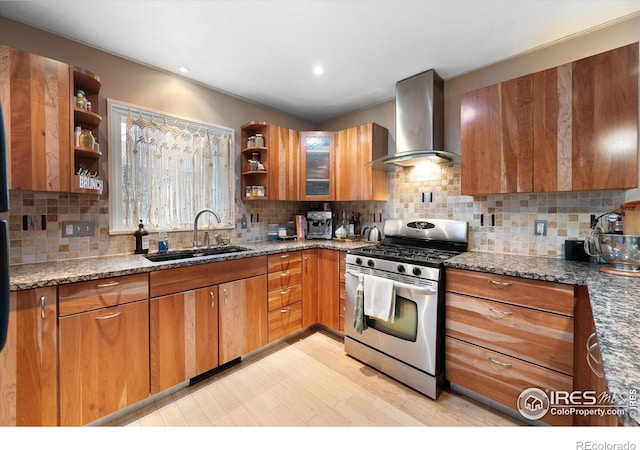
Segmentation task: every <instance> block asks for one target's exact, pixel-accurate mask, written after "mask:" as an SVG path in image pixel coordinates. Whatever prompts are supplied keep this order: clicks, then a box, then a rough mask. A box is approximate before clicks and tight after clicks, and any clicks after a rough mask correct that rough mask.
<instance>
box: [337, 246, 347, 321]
mask: <svg viewBox="0 0 640 450" xmlns="http://www.w3.org/2000/svg"><path fill="white" fill-rule="evenodd" d="M339 266H340V269H339V273H338V280H339V284H338V330H339V331H342V332H343V333H344V309H345V292H346V289H345V279H346V275H347V272H346V270H347V252H342V251H341V252H340V264H339Z"/></svg>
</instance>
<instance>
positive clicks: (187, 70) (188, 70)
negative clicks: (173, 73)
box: [178, 66, 191, 73]
mask: <svg viewBox="0 0 640 450" xmlns="http://www.w3.org/2000/svg"><path fill="white" fill-rule="evenodd" d="M178 70H179V71H180V72H181V73H189V72H191V69H189V68H188V67H187V66H178Z"/></svg>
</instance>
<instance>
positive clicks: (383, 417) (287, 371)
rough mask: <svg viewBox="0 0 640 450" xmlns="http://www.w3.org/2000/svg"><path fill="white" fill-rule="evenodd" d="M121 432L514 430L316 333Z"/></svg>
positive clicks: (129, 420) (127, 422)
mask: <svg viewBox="0 0 640 450" xmlns="http://www.w3.org/2000/svg"><path fill="white" fill-rule="evenodd" d="M111 425H116V426H180V427H187V426H222V427H234V426H268V427H278V426H290V427H295V426H300V427H314V426H337V427H343V426H414V427H416V426H425V425H429V426H514V425H522V424H521V423H520V422H517V421H515V420H514V419H512V418H510V417H507V416H505V415H502V414H500V413H498V412H496V411H494V410H492V409H490V408H487V407H484V406H482V405H480V404H478V403H476V402H474V401H472V400H471V399H468V398H466V397H464V396H461V395H459V394H456V393H450V392H443V393H442V394H441V395H440V396H439V397H438V400H437V401H433V400H431V399H429V398H428V397H426V396H424V395H422V394H420V393H418V392H416V391H414V390H412V389H410V388H408V387H406V386H404V385H402V384H401V383H398V382H397V381H395V380H393V379H391V378H389V377H387V376H385V375H383V374H381V373H380V372H377V371H376V370H374V369H372V368H370V367H368V366H366V365H364V364H362V363H360V362H359V361H357V360H355V359H353V358H351V357H349V356H346V355H345V353H344V346H343V343H342V339H341V338H338V337H336V336H334V335H333V334H330V333H328V332H326V331H323V330H312V331H310V332H308V333H305V334H304V335H302V336H299V337H297V338H295V339H292V340H290V341H288V342H285V343H282V344H280V345H278V346H276V347H273V348H272V349H270V350H268V351H266V352H263V353H260V354H259V355H257V356H254V357H252V358H250V359H247V360H244V361H242V362H241V363H240V364H238V365H237V366H234V367H232V368H229V369H227V370H226V371H224V372H221V373H218V374H216V375H215V376H213V377H211V378H209V379H206V380H204V381H202V382H200V383H198V384H195V385H193V386H189V387H187V388H185V389H182V390H180V391H178V392H175V393H173V394H172V395H171V396H169V397H167V398H165V399H162V400H159V401H156V402H155V403H153V404H151V405H148V406H147V407H144V408H142V409H140V410H138V411H136V412H134V413H131V414H129V415H128V416H125V417H123V418H120V419H118V420H115V421H114V422H113V423H111Z"/></svg>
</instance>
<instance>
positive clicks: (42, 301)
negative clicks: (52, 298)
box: [40, 295, 45, 319]
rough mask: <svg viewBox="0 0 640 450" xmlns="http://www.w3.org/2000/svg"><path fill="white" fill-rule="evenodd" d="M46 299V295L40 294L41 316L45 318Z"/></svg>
mask: <svg viewBox="0 0 640 450" xmlns="http://www.w3.org/2000/svg"><path fill="white" fill-rule="evenodd" d="M44 301H45V296H44V295H41V296H40V317H41V318H42V319H44Z"/></svg>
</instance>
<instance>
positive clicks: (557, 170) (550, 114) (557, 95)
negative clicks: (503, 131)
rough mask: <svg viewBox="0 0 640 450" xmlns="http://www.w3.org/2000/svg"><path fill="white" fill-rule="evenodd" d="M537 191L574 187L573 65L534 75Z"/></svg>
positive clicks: (535, 185)
mask: <svg viewBox="0 0 640 450" xmlns="http://www.w3.org/2000/svg"><path fill="white" fill-rule="evenodd" d="M533 97H534V98H533V109H534V111H535V118H534V130H533V141H534V145H535V149H534V152H535V157H534V158H533V173H534V178H533V190H534V192H558V191H570V190H571V64H565V65H563V66H559V67H554V68H551V69H547V70H543V71H540V72H536V73H535V74H533Z"/></svg>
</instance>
